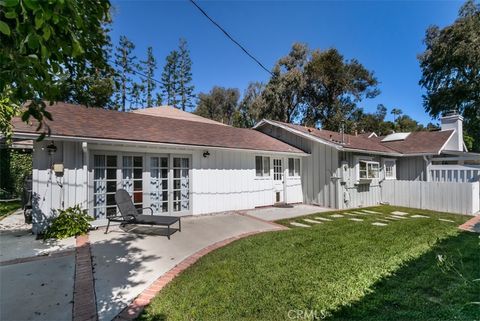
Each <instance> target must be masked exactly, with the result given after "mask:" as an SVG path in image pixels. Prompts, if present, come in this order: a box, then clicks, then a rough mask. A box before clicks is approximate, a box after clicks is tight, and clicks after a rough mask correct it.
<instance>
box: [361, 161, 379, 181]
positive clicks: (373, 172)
mask: <svg viewBox="0 0 480 321" xmlns="http://www.w3.org/2000/svg"><path fill="white" fill-rule="evenodd" d="M358 163H359V171H358V174H359V178H360V179H361V180H362V179H374V178H378V173H379V171H380V164H379V163H378V162H374V161H366V160H360V161H359V162H358Z"/></svg>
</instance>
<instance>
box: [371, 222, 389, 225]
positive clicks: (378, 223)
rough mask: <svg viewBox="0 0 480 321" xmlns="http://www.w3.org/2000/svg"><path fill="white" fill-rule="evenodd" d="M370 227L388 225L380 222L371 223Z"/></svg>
mask: <svg viewBox="0 0 480 321" xmlns="http://www.w3.org/2000/svg"><path fill="white" fill-rule="evenodd" d="M372 225H375V226H387V225H388V224H386V223H380V222H373V223H372Z"/></svg>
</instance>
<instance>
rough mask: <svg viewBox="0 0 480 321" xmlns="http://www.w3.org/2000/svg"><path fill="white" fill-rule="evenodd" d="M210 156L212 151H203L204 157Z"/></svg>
mask: <svg viewBox="0 0 480 321" xmlns="http://www.w3.org/2000/svg"><path fill="white" fill-rule="evenodd" d="M208 156H210V152H209V151H208V150H207V151H204V152H203V157H204V158H207V157H208Z"/></svg>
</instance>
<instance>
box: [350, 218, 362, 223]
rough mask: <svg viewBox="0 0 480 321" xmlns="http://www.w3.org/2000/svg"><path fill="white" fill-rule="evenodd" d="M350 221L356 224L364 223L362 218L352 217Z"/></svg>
mask: <svg viewBox="0 0 480 321" xmlns="http://www.w3.org/2000/svg"><path fill="white" fill-rule="evenodd" d="M349 220H350V221H354V222H363V219H361V218H355V217H352V218H349Z"/></svg>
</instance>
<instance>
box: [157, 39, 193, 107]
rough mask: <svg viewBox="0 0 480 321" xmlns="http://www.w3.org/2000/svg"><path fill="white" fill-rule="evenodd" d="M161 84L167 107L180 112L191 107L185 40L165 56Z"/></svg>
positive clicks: (190, 79) (190, 86)
mask: <svg viewBox="0 0 480 321" xmlns="http://www.w3.org/2000/svg"><path fill="white" fill-rule="evenodd" d="M161 82H162V92H163V95H164V97H165V99H166V104H167V105H170V106H174V107H177V108H180V109H182V110H187V109H189V108H191V107H193V102H192V100H193V98H194V97H195V96H194V94H193V90H194V86H193V85H192V60H191V59H190V52H189V50H188V48H187V42H186V40H185V39H180V41H179V45H178V50H173V51H171V52H170V54H169V55H168V56H167V58H166V62H165V66H164V68H163V72H162V79H161Z"/></svg>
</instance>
